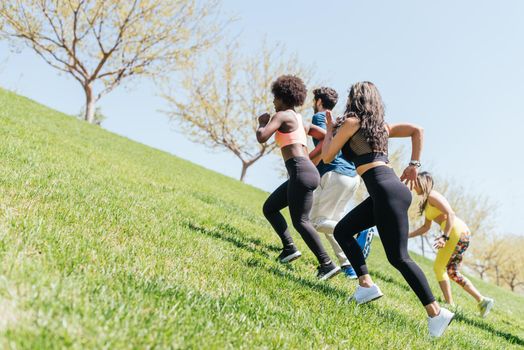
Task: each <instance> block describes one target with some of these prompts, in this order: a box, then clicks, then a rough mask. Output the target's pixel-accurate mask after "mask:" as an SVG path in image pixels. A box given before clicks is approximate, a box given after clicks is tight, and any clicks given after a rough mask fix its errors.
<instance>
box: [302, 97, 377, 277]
mask: <svg viewBox="0 0 524 350" xmlns="http://www.w3.org/2000/svg"><path fill="white" fill-rule="evenodd" d="M313 95H314V106H313V109H314V111H315V115H313V120H312V124H313V125H317V126H319V127H321V128H323V129H326V113H325V111H326V110H328V109H329V110H331V109H333V107H335V105H336V104H337V101H338V94H337V92H336V91H335V90H334V89H332V88H329V87H321V88H318V89H315V90H313ZM319 142H320V141H319V140H317V139H315V138H313V143H314V144H315V146H317V145H318V143H319ZM311 160H312V161H313V163H315V164H316V165H317V169H318V172H319V173H320V177H321V178H320V186H319V187H317V189H316V190H315V192H314V195H313V208H312V209H311V214H310V219H311V223H312V224H313V226H314V227H315V229H316V230H317V231H318V232H322V233H324V234H325V235H326V238H327V240H328V241H329V243H330V244H331V247H333V251H334V252H335V255H336V256H337V258H338V261H339V263H340V267H341V268H342V270H343V271H344V273H345V274H346V276H347V277H349V278H351V279H355V278H357V275H356V273H355V271H354V270H353V267H351V264H350V263H349V260H348V258H347V257H346V255H345V254H344V252H343V251H342V248H340V246H339V244H338V243H337V241H336V240H335V238H334V237H333V230H334V229H335V226H336V225H337V223H338V221H339V220H340V219H342V217H344V214H346V212H347V211H346V207H347V206H348V203H349V201H350V199H351V197H353V195H354V194H355V192H356V190H357V188H358V186H359V184H360V177H359V176H358V175H357V172H356V170H355V165H354V164H353V163H351V162H348V161H346V160H345V159H344V158H343V157H342V154H341V153H339V154H338V155H337V157H336V158H335V159H334V160H333V161H332V162H331V163H329V164H325V163H324V162H322V160H320V156H316V157H313V158H312V159H311ZM373 233H374V232H373V229H370V230H365V231H362V232H360V233H359V234H358V236H357V241H358V243H359V245H360V247H361V248H362V250H363V252H364V256H365V257H367V255H368V254H369V249H370V244H371V240H372V239H373Z"/></svg>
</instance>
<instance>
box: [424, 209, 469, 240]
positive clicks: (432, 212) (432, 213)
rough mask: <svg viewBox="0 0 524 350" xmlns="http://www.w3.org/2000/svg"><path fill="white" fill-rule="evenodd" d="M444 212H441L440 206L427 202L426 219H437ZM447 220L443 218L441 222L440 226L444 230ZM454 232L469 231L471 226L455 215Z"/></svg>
mask: <svg viewBox="0 0 524 350" xmlns="http://www.w3.org/2000/svg"><path fill="white" fill-rule="evenodd" d="M442 214H444V213H443V212H441V211H440V210H439V209H438V208H436V207H434V206H432V205H431V204H429V202H428V204H426V209H424V216H425V217H426V219H428V220H429V221H433V220H435V219H436V218H438V217H439V216H440V215H442ZM446 221H447V219H446V220H443V221H442V222H441V223H440V228H441V229H442V230H444V227H446ZM454 232H457V233H462V232H469V228H468V226H467V225H466V224H465V223H464V221H462V220H461V219H460V218H458V217H455V222H454V224H453V230H452V233H454Z"/></svg>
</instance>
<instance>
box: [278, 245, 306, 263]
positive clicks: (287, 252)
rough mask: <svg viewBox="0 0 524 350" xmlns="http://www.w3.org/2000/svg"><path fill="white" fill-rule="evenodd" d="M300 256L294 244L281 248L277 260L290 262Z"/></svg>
mask: <svg viewBox="0 0 524 350" xmlns="http://www.w3.org/2000/svg"><path fill="white" fill-rule="evenodd" d="M301 256H302V253H301V252H300V251H299V250H298V249H297V247H295V245H294V244H291V245H288V246H285V247H284V248H283V249H282V253H280V255H279V256H278V261H280V262H281V263H282V264H285V263H288V262H291V261H293V260H295V259H298V258H300V257H301Z"/></svg>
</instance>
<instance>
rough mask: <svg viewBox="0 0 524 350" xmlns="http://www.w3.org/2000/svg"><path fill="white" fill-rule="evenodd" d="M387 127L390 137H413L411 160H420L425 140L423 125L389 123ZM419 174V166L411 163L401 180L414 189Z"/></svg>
mask: <svg viewBox="0 0 524 350" xmlns="http://www.w3.org/2000/svg"><path fill="white" fill-rule="evenodd" d="M387 129H388V133H389V137H411V160H417V161H420V156H421V154H422V144H423V141H424V129H422V127H420V126H417V125H414V124H408V123H402V124H391V125H387ZM417 174H418V168H417V167H416V166H413V165H410V166H408V167H407V168H406V169H404V172H403V173H402V176H401V177H400V180H401V181H405V183H406V184H407V185H409V186H410V188H411V189H413V184H414V182H415V181H416V179H417Z"/></svg>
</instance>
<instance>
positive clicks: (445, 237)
mask: <svg viewBox="0 0 524 350" xmlns="http://www.w3.org/2000/svg"><path fill="white" fill-rule="evenodd" d="M440 238H443V239H444V240H445V241H446V242H447V241H449V236H446V235H442V236H440Z"/></svg>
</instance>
